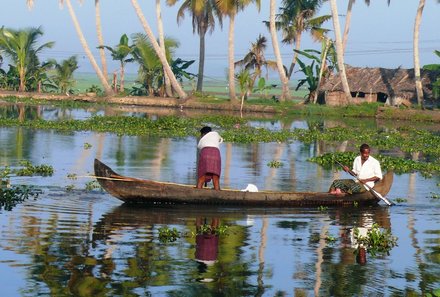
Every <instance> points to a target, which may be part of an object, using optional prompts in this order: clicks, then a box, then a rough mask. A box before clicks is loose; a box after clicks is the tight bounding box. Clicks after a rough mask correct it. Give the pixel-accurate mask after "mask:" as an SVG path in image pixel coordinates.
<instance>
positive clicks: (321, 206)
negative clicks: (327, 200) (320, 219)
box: [318, 205, 328, 211]
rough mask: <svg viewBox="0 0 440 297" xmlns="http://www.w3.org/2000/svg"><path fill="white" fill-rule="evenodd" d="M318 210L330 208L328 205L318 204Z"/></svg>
mask: <svg viewBox="0 0 440 297" xmlns="http://www.w3.org/2000/svg"><path fill="white" fill-rule="evenodd" d="M318 210H319V211H327V210H328V206H323V205H320V206H318Z"/></svg>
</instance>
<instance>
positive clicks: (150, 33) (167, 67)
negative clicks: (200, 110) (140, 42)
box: [131, 0, 187, 99]
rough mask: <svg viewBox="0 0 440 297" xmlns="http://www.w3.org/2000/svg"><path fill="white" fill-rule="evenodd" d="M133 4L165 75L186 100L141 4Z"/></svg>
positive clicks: (132, 1) (132, 2) (134, 0)
mask: <svg viewBox="0 0 440 297" xmlns="http://www.w3.org/2000/svg"><path fill="white" fill-rule="evenodd" d="M131 4H132V5H133V8H134V10H135V12H136V15H137V16H138V18H139V20H140V22H141V24H142V27H143V28H144V30H145V33H146V34H147V36H148V39H149V40H150V42H151V44H152V45H153V48H154V51H155V52H156V54H157V56H158V57H159V59H160V61H161V63H162V65H163V67H164V68H165V73H166V74H167V75H168V77H169V78H170V81H171V86H172V87H173V89H174V90H176V92H177V95H178V96H179V97H180V98H181V99H185V98H186V97H187V95H186V93H185V92H184V91H183V89H182V86H181V85H180V84H179V83H178V81H177V79H176V77H175V76H174V73H173V71H172V70H171V67H170V65H169V64H168V61H167V59H166V57H165V55H164V53H163V52H162V51H161V49H160V46H159V44H158V43H157V41H156V38H155V37H154V34H153V31H152V30H151V27H150V25H149V24H148V22H147V20H146V19H145V17H144V14H143V13H142V10H141V8H140V6H139V3H138V1H137V0H131Z"/></svg>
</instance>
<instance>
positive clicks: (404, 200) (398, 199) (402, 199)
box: [394, 198, 408, 203]
mask: <svg viewBox="0 0 440 297" xmlns="http://www.w3.org/2000/svg"><path fill="white" fill-rule="evenodd" d="M394 201H396V202H397V203H405V202H407V201H408V199H405V198H396V199H394Z"/></svg>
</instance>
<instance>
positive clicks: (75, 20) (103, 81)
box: [26, 0, 113, 95]
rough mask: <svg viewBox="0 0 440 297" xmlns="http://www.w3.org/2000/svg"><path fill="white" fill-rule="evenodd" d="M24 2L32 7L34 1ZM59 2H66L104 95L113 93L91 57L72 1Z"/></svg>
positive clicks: (62, 3) (61, 1)
mask: <svg viewBox="0 0 440 297" xmlns="http://www.w3.org/2000/svg"><path fill="white" fill-rule="evenodd" d="M26 3H27V5H28V7H29V8H32V6H33V4H34V1H33V0H26ZM59 3H60V5H61V6H63V5H64V3H66V6H67V9H68V11H69V14H70V17H71V19H72V22H73V26H74V27H75V30H76V33H77V34H78V38H79V40H80V43H81V45H82V47H83V49H84V51H85V53H86V56H87V58H88V59H89V61H90V63H91V64H92V67H93V69H94V70H95V72H96V75H97V76H98V78H99V80H100V81H101V84H102V86H103V87H104V91H105V93H106V95H112V94H113V91H112V88H111V87H110V85H109V83H108V81H107V79H106V77H105V76H104V74H103V73H102V71H101V69H100V68H99V66H98V63H96V60H95V58H94V57H93V54H92V51H91V50H90V48H89V45H88V43H87V41H86V39H85V37H84V34H83V32H82V29H81V26H80V24H79V21H78V19H77V17H76V14H75V11H74V10H73V7H72V3H71V2H70V0H59Z"/></svg>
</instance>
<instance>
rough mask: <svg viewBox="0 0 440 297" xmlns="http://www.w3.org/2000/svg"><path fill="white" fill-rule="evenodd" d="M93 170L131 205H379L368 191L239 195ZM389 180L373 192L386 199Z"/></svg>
mask: <svg viewBox="0 0 440 297" xmlns="http://www.w3.org/2000/svg"><path fill="white" fill-rule="evenodd" d="M94 167H95V175H96V177H97V180H98V182H99V183H100V185H101V186H102V188H103V189H104V190H106V191H107V192H108V193H109V194H111V195H112V196H114V197H116V198H118V199H120V200H122V201H124V202H130V203H151V204H167V203H170V204H203V205H208V204H215V205H237V206H264V207H267V206H270V207H283V206H292V207H293V206H295V207H317V206H353V205H375V204H377V203H378V202H379V201H378V200H377V199H376V198H375V197H374V196H373V195H372V194H371V193H370V192H364V193H361V194H355V195H346V196H335V195H330V194H328V193H316V192H266V191H262V192H242V191H239V190H221V191H215V190H212V189H196V188H195V187H194V186H191V185H181V184H173V183H163V182H156V181H150V180H142V179H136V178H131V177H125V176H121V175H119V174H117V173H116V172H114V171H113V170H112V169H111V168H110V167H108V166H107V165H105V164H104V163H102V162H101V161H99V160H97V159H95V164H94ZM392 179H393V174H392V172H389V173H387V175H385V176H384V178H383V180H382V181H381V182H380V183H378V184H376V186H375V187H374V189H375V190H376V191H378V192H379V193H381V194H382V195H383V196H385V195H386V194H387V193H388V191H389V190H390V187H391V184H392Z"/></svg>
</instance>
